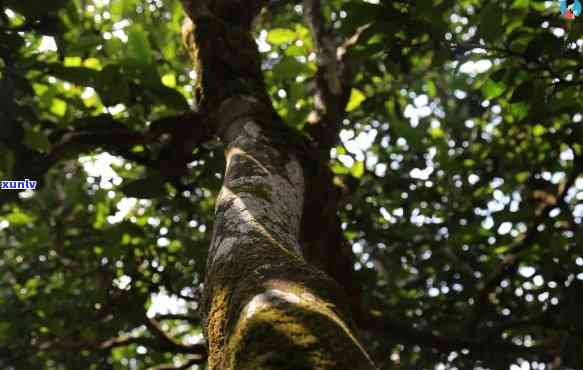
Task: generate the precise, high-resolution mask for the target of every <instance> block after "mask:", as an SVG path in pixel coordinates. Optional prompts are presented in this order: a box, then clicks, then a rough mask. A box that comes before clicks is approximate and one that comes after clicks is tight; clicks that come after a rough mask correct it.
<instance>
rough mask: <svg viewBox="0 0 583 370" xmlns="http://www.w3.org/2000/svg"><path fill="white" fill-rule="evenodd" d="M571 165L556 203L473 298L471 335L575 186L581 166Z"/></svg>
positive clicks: (548, 208) (535, 223) (550, 205)
mask: <svg viewBox="0 0 583 370" xmlns="http://www.w3.org/2000/svg"><path fill="white" fill-rule="evenodd" d="M573 163H575V165H574V168H573V172H572V173H571V174H570V175H569V176H568V178H567V181H566V182H565V183H564V185H563V186H562V189H561V190H560V193H559V194H558V196H557V197H556V198H557V201H556V202H553V203H549V204H546V205H545V207H544V208H543V210H542V211H541V212H540V213H539V214H538V215H536V217H535V219H534V220H533V221H532V223H531V225H530V227H529V228H528V229H527V231H526V233H525V234H524V236H523V238H522V239H520V240H518V241H517V242H516V243H515V244H514V245H513V246H512V247H511V248H510V250H509V252H508V253H506V255H505V256H504V257H503V260H502V262H501V263H500V264H499V265H498V268H497V269H496V270H495V271H494V272H493V273H492V274H491V275H490V276H489V277H488V278H487V279H486V283H485V284H484V287H483V288H482V289H480V290H479V291H478V293H477V295H476V297H475V298H474V305H475V307H476V309H475V311H474V315H473V316H474V317H473V318H472V319H471V320H470V324H469V330H470V333H471V334H472V335H474V334H475V333H476V331H477V329H478V325H479V323H480V320H481V318H482V316H483V315H484V313H485V312H486V310H487V309H488V308H489V307H490V300H489V296H490V294H491V293H492V292H493V291H494V290H495V289H496V287H497V286H498V285H500V283H501V282H502V280H504V279H505V278H506V277H507V276H509V275H511V274H514V273H515V272H516V270H517V269H518V265H519V262H520V254H522V253H523V252H525V251H527V250H528V249H529V248H531V247H532V245H533V244H534V241H535V240H536V238H537V237H538V236H539V234H540V231H539V229H538V227H539V226H540V225H541V224H542V223H543V222H544V221H545V220H547V219H548V217H549V213H550V212H551V210H553V209H554V208H555V207H557V205H558V204H560V203H562V202H563V201H564V199H565V196H566V195H567V193H568V191H569V189H570V188H571V187H572V186H573V185H574V184H575V181H576V180H577V178H578V177H579V176H580V175H581V174H582V173H583V164H582V162H581V159H580V158H575V160H574V162H573Z"/></svg>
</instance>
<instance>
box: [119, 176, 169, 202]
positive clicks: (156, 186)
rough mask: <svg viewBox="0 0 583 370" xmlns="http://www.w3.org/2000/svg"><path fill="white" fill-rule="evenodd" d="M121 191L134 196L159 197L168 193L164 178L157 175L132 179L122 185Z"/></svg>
mask: <svg viewBox="0 0 583 370" xmlns="http://www.w3.org/2000/svg"><path fill="white" fill-rule="evenodd" d="M121 191H122V192H123V193H124V194H125V195H126V196H128V197H133V198H157V197H161V196H164V195H166V188H165V186H164V180H163V179H162V178H161V177H160V176H156V175H152V176H150V177H146V178H143V179H137V180H133V181H130V182H128V183H127V184H125V185H123V186H122V187H121Z"/></svg>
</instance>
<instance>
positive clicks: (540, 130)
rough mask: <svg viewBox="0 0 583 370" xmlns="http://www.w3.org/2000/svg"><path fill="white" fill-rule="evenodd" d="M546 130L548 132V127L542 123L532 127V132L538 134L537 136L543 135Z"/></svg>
mask: <svg viewBox="0 0 583 370" xmlns="http://www.w3.org/2000/svg"><path fill="white" fill-rule="evenodd" d="M545 132H547V129H546V128H545V127H544V126H543V125H540V124H538V125H535V126H534V127H533V128H532V133H533V135H534V136H536V137H541V136H543V135H544V134H545Z"/></svg>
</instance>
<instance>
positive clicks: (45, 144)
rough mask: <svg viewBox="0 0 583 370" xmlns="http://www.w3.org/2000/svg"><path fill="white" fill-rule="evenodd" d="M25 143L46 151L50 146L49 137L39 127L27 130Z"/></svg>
mask: <svg viewBox="0 0 583 370" xmlns="http://www.w3.org/2000/svg"><path fill="white" fill-rule="evenodd" d="M23 142H24V144H25V145H27V146H29V147H30V148H32V149H36V150H43V151H46V150H48V149H49V147H50V142H49V138H48V137H47V135H45V134H44V133H43V132H42V131H40V130H39V129H38V128H35V129H32V130H27V131H26V133H25V134H24V140H23Z"/></svg>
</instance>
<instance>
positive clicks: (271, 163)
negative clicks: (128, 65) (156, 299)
mask: <svg viewBox="0 0 583 370" xmlns="http://www.w3.org/2000/svg"><path fill="white" fill-rule="evenodd" d="M183 3H184V5H185V8H186V10H187V14H188V15H189V16H190V18H191V20H192V25H191V26H189V27H186V28H185V29H186V32H187V34H186V37H185V40H186V42H187V43H189V49H190V50H191V51H192V53H191V56H192V57H193V58H194V63H195V65H196V66H197V71H199V72H198V78H199V81H198V82H197V89H199V96H198V98H197V99H198V100H199V101H198V103H199V108H200V109H201V111H202V112H203V113H204V114H206V115H208V116H209V117H210V119H209V121H210V122H212V125H213V127H214V131H215V134H216V135H217V136H219V137H220V138H221V140H222V141H223V142H224V143H225V144H226V146H227V149H226V152H225V153H226V169H225V176H224V182H223V186H222V188H221V191H220V193H219V196H218V198H217V202H216V209H215V224H214V229H213V236H212V241H211V245H210V248H209V255H208V260H207V276H206V279H205V291H204V297H203V316H204V320H203V321H204V326H203V329H204V332H205V337H206V339H207V342H208V347H209V351H208V352H209V368H210V369H213V370H215V369H220V370H231V369H237V370H239V369H254V370H262V369H294V370H296V369H348V368H352V369H363V370H364V369H367V370H368V369H373V368H374V365H373V364H372V362H371V361H370V359H369V357H368V355H367V353H366V351H365V350H364V349H363V348H362V346H361V345H360V342H359V341H358V339H357V338H356V334H355V333H356V330H355V327H354V325H353V323H352V320H351V319H350V315H349V309H348V306H347V304H346V297H345V295H344V294H343V292H342V290H341V289H340V287H339V286H338V285H337V284H336V283H335V282H334V281H333V280H332V279H331V278H329V277H328V276H327V275H326V274H324V273H323V272H321V271H320V270H318V269H317V268H315V267H314V266H312V265H310V264H308V263H307V262H306V261H305V259H304V258H303V256H302V250H301V246H300V243H299V241H298V240H299V235H300V227H301V218H302V212H303V202H304V192H305V179H304V171H303V167H302V164H301V162H300V158H299V157H298V153H299V152H300V151H301V150H300V151H298V148H297V147H294V146H293V145H291V144H290V142H291V141H292V140H286V139H289V138H290V137H291V136H290V137H282V135H283V136H285V130H284V131H282V130H281V129H280V128H279V127H280V126H281V125H282V121H281V119H280V118H279V117H278V116H277V115H276V114H275V112H274V111H273V108H272V106H271V102H270V101H269V99H268V98H267V93H266V90H265V86H264V82H263V79H262V75H261V70H260V68H259V66H260V56H259V53H258V51H257V49H256V46H255V44H254V41H253V39H252V37H251V33H250V27H251V20H252V19H253V17H254V16H255V15H257V13H258V11H259V8H260V5H261V4H262V1H251V2H250V3H249V4H247V3H245V4H243V3H242V2H238V1H210V0H208V1H206V2H205V1H195V0H184V1H183ZM226 9H228V10H229V11H227V10H226ZM233 10H235V11H240V12H241V19H234V18H233V13H232V12H233ZM250 45H252V47H251V46H250ZM238 56H240V58H238ZM231 58H235V59H231ZM240 82H243V83H240Z"/></svg>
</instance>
